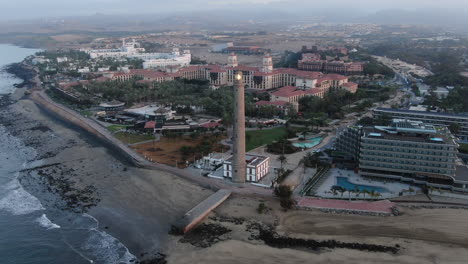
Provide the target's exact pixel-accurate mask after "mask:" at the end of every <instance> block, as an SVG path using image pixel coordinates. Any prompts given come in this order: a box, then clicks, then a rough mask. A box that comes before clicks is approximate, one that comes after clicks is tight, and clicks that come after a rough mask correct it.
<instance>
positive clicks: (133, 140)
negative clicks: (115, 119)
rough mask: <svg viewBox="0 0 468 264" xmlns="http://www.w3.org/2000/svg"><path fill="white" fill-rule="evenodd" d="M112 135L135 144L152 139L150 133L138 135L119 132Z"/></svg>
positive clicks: (127, 142)
mask: <svg viewBox="0 0 468 264" xmlns="http://www.w3.org/2000/svg"><path fill="white" fill-rule="evenodd" d="M114 136H115V137H116V138H118V139H119V140H120V141H122V142H124V143H126V144H135V143H138V142H143V141H147V140H152V139H154V136H152V135H138V134H132V133H127V132H119V133H116V134H114Z"/></svg>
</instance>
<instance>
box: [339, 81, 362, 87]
mask: <svg viewBox="0 0 468 264" xmlns="http://www.w3.org/2000/svg"><path fill="white" fill-rule="evenodd" d="M341 86H344V87H357V86H358V84H357V83H353V82H347V83H343V84H342V85H341Z"/></svg>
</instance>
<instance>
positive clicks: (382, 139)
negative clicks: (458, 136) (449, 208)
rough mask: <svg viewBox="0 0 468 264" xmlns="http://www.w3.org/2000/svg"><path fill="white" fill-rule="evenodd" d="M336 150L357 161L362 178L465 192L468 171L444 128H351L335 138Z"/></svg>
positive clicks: (396, 124)
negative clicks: (396, 181) (397, 181)
mask: <svg viewBox="0 0 468 264" xmlns="http://www.w3.org/2000/svg"><path fill="white" fill-rule="evenodd" d="M335 147H336V149H337V150H339V151H342V152H346V153H348V154H350V155H351V156H352V157H354V158H355V159H356V160H357V161H358V162H359V174H360V175H361V176H363V177H370V178H377V179H386V180H399V181H402V182H407V183H412V184H417V185H425V186H430V187H435V188H445V189H451V190H455V191H462V192H467V191H468V169H467V167H466V165H464V164H463V163H462V161H460V160H459V159H458V157H457V153H458V151H457V147H458V144H457V143H456V141H455V137H454V136H452V134H451V133H450V131H449V130H448V129H447V128H446V127H437V126H434V125H431V124H424V123H422V122H417V121H408V120H404V119H394V120H393V122H392V125H391V126H374V127H357V126H354V127H349V128H347V129H345V130H343V131H342V132H341V133H340V134H339V135H338V137H337V140H336V142H335Z"/></svg>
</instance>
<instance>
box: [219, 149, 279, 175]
mask: <svg viewBox="0 0 468 264" xmlns="http://www.w3.org/2000/svg"><path fill="white" fill-rule="evenodd" d="M245 158H246V162H247V168H246V172H247V179H246V180H247V181H248V182H259V181H260V180H261V179H262V178H263V177H265V175H267V174H268V172H269V170H270V157H263V156H257V155H251V154H246V155H245ZM223 170H224V172H223V176H224V177H225V178H232V157H230V158H229V159H227V160H226V161H224V164H223Z"/></svg>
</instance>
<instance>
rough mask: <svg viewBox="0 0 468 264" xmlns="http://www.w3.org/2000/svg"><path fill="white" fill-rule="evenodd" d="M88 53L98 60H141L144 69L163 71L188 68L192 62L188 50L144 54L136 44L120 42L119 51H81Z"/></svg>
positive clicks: (143, 50) (175, 49) (176, 49)
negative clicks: (168, 68) (169, 68)
mask: <svg viewBox="0 0 468 264" xmlns="http://www.w3.org/2000/svg"><path fill="white" fill-rule="evenodd" d="M83 51H84V52H86V53H88V54H89V56H90V57H91V58H92V59H98V58H115V59H120V58H134V59H141V60H143V68H145V69H165V68H166V67H174V66H177V67H184V66H188V65H189V64H190V62H191V60H192V56H191V54H190V51H189V50H184V51H183V53H182V54H181V53H180V51H179V49H178V48H174V49H173V50H172V52H170V53H145V49H144V48H142V47H141V46H140V44H139V43H138V42H135V40H132V42H125V40H123V41H122V47H121V48H120V49H96V50H88V49H87V50H83Z"/></svg>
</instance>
